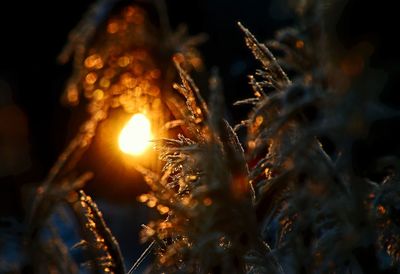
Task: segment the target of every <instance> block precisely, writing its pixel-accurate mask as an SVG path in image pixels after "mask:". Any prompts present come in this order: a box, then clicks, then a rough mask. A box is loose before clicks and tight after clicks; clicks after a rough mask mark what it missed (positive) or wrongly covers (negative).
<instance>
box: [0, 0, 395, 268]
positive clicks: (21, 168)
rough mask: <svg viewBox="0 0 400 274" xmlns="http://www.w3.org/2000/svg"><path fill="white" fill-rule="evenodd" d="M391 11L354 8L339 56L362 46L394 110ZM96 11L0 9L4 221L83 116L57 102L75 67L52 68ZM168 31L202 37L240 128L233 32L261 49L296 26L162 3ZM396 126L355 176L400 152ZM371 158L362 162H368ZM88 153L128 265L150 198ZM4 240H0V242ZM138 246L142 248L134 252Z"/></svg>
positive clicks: (240, 73)
mask: <svg viewBox="0 0 400 274" xmlns="http://www.w3.org/2000/svg"><path fill="white" fill-rule="evenodd" d="M392 2H393V1H380V2H379V3H376V2H374V1H370V0H367V1H363V0H358V1H357V0H350V1H349V3H348V4H347V5H346V8H345V10H344V12H343V14H342V16H341V17H340V21H339V23H338V25H337V37H338V39H339V41H340V43H342V44H343V46H344V47H345V48H348V49H349V48H352V47H353V46H355V45H357V44H358V43H359V42H361V41H367V42H368V43H370V44H371V45H373V54H372V56H371V60H370V62H371V63H370V65H371V66H372V67H374V68H378V69H380V70H382V71H384V72H385V73H386V75H387V77H388V78H387V81H386V83H385V86H383V87H382V89H383V93H382V96H381V98H380V99H379V100H381V101H382V102H383V103H385V104H386V105H387V106H389V107H393V108H397V109H398V108H399V107H400V94H399V91H398V87H399V81H400V80H399V79H400V78H399V77H398V76H399V72H400V66H399V62H398V61H399V49H398V45H397V43H396V42H395V41H397V39H398V38H397V35H398V29H397V27H398V25H399V24H398V22H397V21H396V20H397V19H396V18H397V17H398V14H397V13H396V9H395V8H394V4H393V3H392ZM91 3H92V1H89V0H84V1H82V0H60V1H50V2H48V1H47V2H45V1H1V2H0V189H1V190H0V217H8V216H14V217H17V218H18V219H19V220H23V217H24V209H23V207H22V203H21V201H22V200H23V199H24V197H23V193H24V192H23V189H24V188H26V187H30V186H32V185H36V184H37V183H38V182H40V181H41V180H43V178H44V177H45V176H46V174H47V172H48V170H49V169H50V167H51V165H52V164H53V163H54V161H55V159H56V158H57V156H58V155H59V154H60V152H61V151H62V150H63V148H64V147H65V145H66V144H67V142H68V140H70V139H71V137H72V136H73V135H74V134H75V132H76V130H77V128H78V127H79V124H80V122H81V121H82V120H80V119H79V117H82V115H84V113H85V110H84V109H83V108H80V107H78V108H67V107H65V106H62V105H61V103H60V95H61V93H62V91H63V89H64V87H65V83H66V80H67V79H68V77H69V76H70V74H71V65H70V64H67V65H60V64H58V63H57V60H56V58H57V55H58V54H59V53H60V51H61V49H62V48H63V46H64V44H65V43H66V41H67V37H68V33H69V31H70V30H71V29H72V28H73V27H75V25H76V24H77V23H78V22H79V20H80V19H81V17H82V15H83V13H84V12H85V11H86V10H87V8H88V6H89V5H90V4H91ZM166 3H167V8H168V12H169V16H170V21H171V24H172V26H173V28H176V27H177V26H178V25H179V24H180V23H185V24H186V25H187V26H188V30H189V33H190V34H193V35H195V34H198V33H206V34H208V37H209V39H208V41H207V42H206V43H204V44H203V45H201V46H200V51H201V53H202V55H203V58H204V61H205V64H206V68H207V69H210V68H212V67H214V66H216V67H218V68H219V71H220V73H221V77H222V79H223V84H224V90H225V98H226V101H227V117H228V119H229V120H230V122H231V123H232V124H235V123H238V122H239V121H240V120H242V119H244V118H245V115H246V112H247V111H248V109H246V108H245V107H235V108H234V107H232V103H233V102H235V101H236V100H238V99H243V98H247V97H248V96H250V95H251V90H250V88H249V87H248V85H247V75H248V74H249V73H251V72H253V71H254V70H255V68H256V63H255V62H254V60H253V58H252V56H251V54H250V52H249V50H248V49H247V48H246V46H245V44H244V41H243V37H242V34H241V32H240V31H239V29H238V27H237V25H236V22H237V21H241V22H242V23H243V24H244V25H245V26H246V27H248V28H249V29H250V30H251V31H252V32H253V33H254V34H255V35H256V37H257V38H258V39H259V40H260V41H265V40H268V39H272V38H273V35H274V32H275V31H276V30H278V29H279V28H282V27H284V26H289V25H291V24H293V23H294V22H295V20H294V19H293V18H294V17H293V12H292V11H291V10H290V9H289V8H288V7H287V5H286V4H285V1H281V0H258V1H257V0H247V1H239V0H235V1H232V0H218V1H215V0H192V1H182V0H166ZM397 132H400V123H399V120H398V119H391V120H386V121H380V122H378V123H376V124H375V125H374V127H373V131H372V132H370V133H369V135H368V136H366V138H365V139H363V140H360V141H359V142H358V143H357V144H356V146H355V148H354V149H355V150H356V152H357V153H356V154H355V155H356V157H355V166H362V167H364V166H368V164H369V162H370V161H372V160H373V158H374V157H378V156H379V155H380V154H383V153H384V152H385V151H388V150H393V151H395V152H396V153H399V152H400V145H399V144H398V141H397V140H400V138H399V137H400V136H399V133H397ZM366 151H368V153H366ZM112 154H113V152H110V155H109V157H110V158H109V159H104V157H108V156H107V154H104V155H102V156H101V157H99V155H97V154H96V151H94V150H89V151H88V155H87V156H85V157H87V160H88V161H87V162H88V163H89V164H88V165H87V166H84V167H82V168H83V169H86V170H92V171H93V172H94V173H95V174H96V173H97V174H99V173H100V174H102V175H101V176H97V177H95V179H94V180H93V181H92V182H91V183H90V185H89V189H88V190H89V194H93V195H94V199H95V201H97V202H98V203H99V207H100V209H101V210H102V211H103V213H104V216H105V219H106V221H107V222H108V224H109V225H110V227H111V230H112V231H113V232H114V233H115V236H116V237H117V239H118V240H119V242H120V244H121V248H122V251H123V253H124V256H125V259H126V261H127V262H128V263H129V262H132V261H133V260H134V259H135V258H137V257H138V255H139V253H140V251H141V250H143V247H142V246H139V245H138V232H139V230H140V224H142V223H146V220H147V219H148V216H149V213H148V212H147V211H146V210H145V209H144V205H139V204H138V203H137V202H136V197H137V196H138V195H139V194H140V193H143V192H144V191H145V190H146V187H145V184H144V183H143V182H142V180H141V178H140V177H139V176H138V175H137V174H135V172H134V171H132V170H131V169H127V168H122V167H120V168H116V169H113V170H110V169H109V168H108V163H110V162H113V166H119V165H118V161H120V160H119V159H117V158H113V157H112ZM0 237H1V235H0ZM138 246H139V247H138Z"/></svg>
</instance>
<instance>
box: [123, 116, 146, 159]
mask: <svg viewBox="0 0 400 274" xmlns="http://www.w3.org/2000/svg"><path fill="white" fill-rule="evenodd" d="M152 138H153V135H152V132H151V124H150V120H149V119H148V118H147V117H146V115H144V114H143V113H137V114H134V115H133V116H132V118H131V119H130V120H129V121H128V122H127V123H126V125H125V127H124V128H123V129H122V131H121V133H120V134H119V138H118V144H119V148H120V149H121V151H122V152H124V153H126V154H130V155H134V156H138V155H141V154H143V152H145V151H146V149H147V148H148V147H149V146H150V140H151V139H152Z"/></svg>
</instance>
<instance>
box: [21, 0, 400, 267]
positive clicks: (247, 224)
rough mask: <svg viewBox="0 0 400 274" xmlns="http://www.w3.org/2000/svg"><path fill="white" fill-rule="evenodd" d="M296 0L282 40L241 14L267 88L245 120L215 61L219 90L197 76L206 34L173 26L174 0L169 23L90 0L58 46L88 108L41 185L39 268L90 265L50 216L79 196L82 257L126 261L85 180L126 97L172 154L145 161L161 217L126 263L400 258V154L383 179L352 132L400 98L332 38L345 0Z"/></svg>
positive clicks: (150, 197) (267, 263)
mask: <svg viewBox="0 0 400 274" xmlns="http://www.w3.org/2000/svg"><path fill="white" fill-rule="evenodd" d="M289 2H290V3H291V5H293V7H294V9H295V10H296V12H297V14H298V15H299V18H300V19H299V22H298V24H297V25H296V26H294V27H293V28H287V29H283V30H280V31H278V32H277V34H276V37H275V39H274V40H272V41H268V42H266V43H261V42H260V41H258V40H257V38H256V37H255V36H254V35H253V34H252V33H251V32H250V30H248V29H247V28H246V27H245V26H244V25H242V24H241V23H239V24H238V27H239V29H240V30H241V31H242V33H243V36H244V40H245V44H246V45H247V47H248V48H249V49H250V52H251V54H252V55H253V57H254V59H255V60H257V62H258V64H259V69H258V70H257V71H256V72H255V73H254V74H252V75H249V85H250V87H251V89H252V91H253V94H254V96H253V97H252V98H249V99H244V100H241V101H238V102H237V103H236V105H241V104H249V105H250V106H251V111H250V113H249V114H248V116H247V118H245V119H244V120H243V121H242V122H241V123H240V124H239V125H237V126H235V127H232V126H231V125H230V124H229V123H228V121H227V120H225V119H224V112H223V109H224V104H225V103H224V96H223V94H224V92H223V88H222V82H221V79H220V77H219V75H218V72H217V70H214V71H212V73H211V77H210V79H209V88H208V93H209V94H210V98H209V99H208V100H207V101H206V100H204V99H203V97H202V94H204V92H203V91H200V89H199V88H198V86H197V85H196V83H195V81H194V80H193V79H192V77H191V76H190V75H191V71H192V70H196V69H198V68H199V67H201V66H202V65H203V64H202V62H201V59H200V57H199V55H198V52H197V51H196V49H195V45H196V43H198V42H199V41H201V40H202V36H198V37H194V38H193V37H192V38H190V37H187V36H186V35H185V34H184V32H183V31H180V30H179V31H177V32H172V31H171V30H170V28H169V26H168V23H167V22H166V17H165V16H166V14H165V13H163V12H162V10H163V9H162V4H160V3H161V2H156V3H155V4H154V3H153V4H154V5H155V6H157V5H158V6H157V7H158V8H159V11H160V10H161V13H160V14H159V16H160V17H159V22H157V23H155V22H153V21H152V20H150V19H151V18H152V17H151V16H149V14H150V13H149V11H150V9H149V6H148V5H147V4H143V3H142V2H136V1H133V3H130V4H127V5H126V3H125V2H124V3H122V2H120V1H115V0H114V1H112V0H102V1H98V2H97V3H96V4H95V5H94V6H93V7H92V9H91V10H90V11H89V12H88V13H87V14H86V16H85V17H84V19H83V20H82V22H81V23H80V24H79V25H78V27H77V28H76V29H75V30H74V31H72V32H71V36H70V42H69V43H68V44H67V46H66V47H65V49H64V51H63V52H62V54H61V55H60V60H61V61H63V62H67V61H68V60H69V58H71V57H72V58H73V62H74V71H73V75H72V76H71V79H70V80H69V82H68V84H67V88H66V91H65V94H64V96H63V98H64V101H65V102H66V103H68V104H70V105H76V104H78V103H79V102H80V101H83V102H85V103H86V104H87V111H88V119H87V121H86V122H85V123H84V124H83V126H82V128H81V130H80V131H79V132H78V133H77V135H76V137H75V138H73V140H72V141H71V142H70V144H69V145H68V147H67V148H66V149H65V151H64V152H63V153H62V154H61V156H60V158H59V159H58V160H57V162H56V163H55V165H54V167H53V168H52V170H51V171H50V172H49V175H48V177H47V178H46V180H45V181H44V182H43V183H42V184H41V185H40V186H39V187H38V188H37V190H36V193H35V198H34V202H33V204H32V207H31V211H30V214H29V217H28V232H27V235H26V239H27V240H26V241H27V243H28V244H27V250H26V254H31V255H32V256H31V257H30V260H31V262H30V263H31V264H32V265H33V266H34V270H35V271H36V272H37V273H78V271H79V269H80V265H78V264H77V263H76V262H75V261H74V260H73V259H72V258H71V256H70V254H69V251H68V250H67V248H66V246H65V245H64V244H63V241H62V239H61V237H60V235H59V234H58V233H57V231H56V229H54V227H55V226H53V224H54V222H53V221H52V216H54V215H57V214H59V211H61V210H62V209H64V210H65V209H66V208H67V209H68V210H69V211H70V212H71V214H72V215H73V216H74V218H75V219H76V220H75V221H76V223H77V227H79V233H80V237H81V238H82V241H81V242H79V243H77V244H76V246H75V248H82V249H83V251H84V252H83V254H84V255H83V257H84V261H85V263H84V265H85V266H89V267H90V269H91V270H92V271H93V272H95V273H125V271H126V270H125V264H126V263H125V262H124V260H123V257H122V255H121V252H120V250H119V247H118V243H117V241H116V239H115V238H114V236H113V235H112V233H111V231H110V230H109V228H108V227H107V225H106V224H105V222H104V220H103V218H102V214H101V212H100V211H99V209H98V208H97V206H96V204H95V203H94V201H93V200H92V198H91V197H89V196H88V195H86V194H85V193H84V192H83V191H82V190H81V189H82V188H83V187H84V184H85V182H87V181H88V180H90V179H91V178H92V176H93V174H92V173H90V172H87V173H83V174H78V172H77V171H76V169H75V167H76V164H77V162H79V161H80V160H81V156H82V154H83V153H84V152H85V150H86V149H87V147H88V146H89V145H90V143H91V141H92V139H93V137H94V136H95V134H96V128H97V126H98V125H99V123H101V122H102V121H103V120H104V119H107V118H109V114H110V112H111V110H112V109H116V108H122V109H123V110H124V111H125V112H127V113H130V114H132V113H137V112H144V113H148V114H149V115H150V116H151V119H152V120H153V121H157V123H158V124H157V125H156V126H155V127H156V128H157V129H159V132H157V133H156V136H157V137H158V140H156V141H155V146H156V150H157V153H158V156H159V160H160V165H161V166H162V167H161V168H158V166H159V165H155V166H152V167H150V168H149V167H145V166H144V165H141V164H139V163H135V168H136V169H137V170H138V171H139V172H140V173H141V174H142V175H143V177H144V179H145V181H146V183H147V184H148V186H149V188H150V191H149V192H148V193H145V194H142V195H140V196H139V197H138V201H139V202H141V203H143V204H145V205H146V206H147V207H149V208H151V209H153V210H154V211H155V212H157V217H155V218H154V219H153V220H151V221H150V222H149V223H148V224H143V229H142V231H141V235H140V237H141V241H142V242H143V243H147V245H148V248H147V249H146V250H145V252H144V253H143V255H142V256H141V257H140V258H138V260H137V261H136V262H135V263H134V264H133V266H132V267H131V268H130V270H129V273H134V272H135V271H137V270H138V268H139V266H140V265H141V264H142V263H143V261H144V259H145V257H146V256H147V255H148V254H150V253H153V255H154V256H153V257H152V258H154V261H153V262H152V263H151V264H150V265H149V266H148V267H147V271H148V273H279V274H283V273H288V274H291V273H376V274H378V273H398V271H400V268H399V267H400V266H399V260H400V239H399V237H400V236H399V235H400V227H399V221H398V217H399V214H398V213H399V202H400V188H399V166H400V165H398V159H397V158H395V157H394V156H390V157H387V158H385V159H382V161H381V162H380V164H381V166H380V167H379V168H381V170H383V172H384V176H382V179H379V181H378V180H377V181H372V179H370V178H367V177H366V176H363V175H362V174H360V173H357V172H356V171H355V170H354V169H353V166H352V159H353V158H352V157H353V151H352V145H353V144H354V141H355V140H356V139H357V138H360V137H362V136H364V135H365V134H366V133H367V132H368V130H369V128H370V125H371V123H372V122H374V121H376V120H377V119H383V118H387V117H388V116H391V115H393V114H394V112H393V111H390V110H388V109H385V107H384V106H383V105H380V104H379V103H378V101H377V99H376V98H378V96H379V93H380V90H379V89H378V88H377V87H376V86H374V85H369V86H367V85H365V84H364V81H365V79H369V80H370V81H372V80H373V81H374V82H376V83H380V82H381V81H382V77H381V74H380V72H379V71H377V70H375V69H373V68H371V67H369V66H368V63H367V59H368V56H367V55H365V56H364V55H360V54H358V53H356V54H355V55H354V54H353V55H351V52H350V51H348V52H347V51H346V50H344V49H341V48H340V47H339V45H338V44H336V42H335V39H334V38H335V33H334V31H333V30H332V29H334V27H333V26H334V24H335V20H334V18H335V16H336V15H335V12H337V11H338V10H340V9H341V8H342V7H343V5H344V2H345V1H312V0H310V1H289ZM121 3H122V4H121ZM157 3H158V4H157ZM150 6H152V5H150ZM100 18H101V20H100ZM232 27H234V26H232ZM227 46H229V45H227ZM273 53H277V54H276V56H277V58H276V57H275V56H274V54H273ZM174 66H175V67H174ZM285 71H288V73H286V72H285ZM371 79H372V80H371ZM243 129H244V130H245V131H246V132H247V135H246V138H245V139H244V140H239V138H238V135H237V132H238V131H239V130H243ZM169 130H171V131H169ZM328 142H329V143H331V146H332V149H330V150H328V149H326V146H327V143H328ZM132 218H135V216H132ZM132 237H135V235H132Z"/></svg>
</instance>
